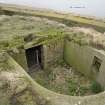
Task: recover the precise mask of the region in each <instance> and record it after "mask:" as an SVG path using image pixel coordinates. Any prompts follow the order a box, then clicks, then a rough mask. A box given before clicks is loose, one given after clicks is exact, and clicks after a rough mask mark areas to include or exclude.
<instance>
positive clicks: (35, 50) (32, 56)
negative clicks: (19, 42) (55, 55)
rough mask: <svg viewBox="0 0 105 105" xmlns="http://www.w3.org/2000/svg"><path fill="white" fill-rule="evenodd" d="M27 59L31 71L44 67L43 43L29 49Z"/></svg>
mask: <svg viewBox="0 0 105 105" xmlns="http://www.w3.org/2000/svg"><path fill="white" fill-rule="evenodd" d="M26 59H27V65H28V68H29V70H30V71H33V70H36V69H37V68H39V67H40V68H42V66H43V65H42V45H40V46H36V47H32V48H29V49H27V50H26Z"/></svg>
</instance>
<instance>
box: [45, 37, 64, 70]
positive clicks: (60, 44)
mask: <svg viewBox="0 0 105 105" xmlns="http://www.w3.org/2000/svg"><path fill="white" fill-rule="evenodd" d="M63 48H64V39H63V38H62V39H57V40H51V41H50V42H49V43H47V44H46V45H44V46H43V53H44V65H45V68H46V67H49V65H51V64H53V63H55V62H56V61H57V60H60V59H63Z"/></svg>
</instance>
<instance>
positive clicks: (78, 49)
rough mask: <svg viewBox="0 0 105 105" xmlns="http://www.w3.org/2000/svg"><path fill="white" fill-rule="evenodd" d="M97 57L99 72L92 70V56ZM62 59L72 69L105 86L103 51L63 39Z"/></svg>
mask: <svg viewBox="0 0 105 105" xmlns="http://www.w3.org/2000/svg"><path fill="white" fill-rule="evenodd" d="M95 56H96V57H97V58H99V59H100V60H101V61H102V62H101V66H100V69H99V72H96V71H94V70H93V60H94V57H95ZM64 59H65V61H66V62H67V63H68V64H70V65H71V66H72V67H73V68H74V69H76V70H78V71H80V72H81V73H83V74H85V75H86V76H88V77H89V78H92V79H95V80H97V81H99V82H100V84H101V85H102V86H104V87H105V52H104V51H101V50H97V49H94V48H91V47H89V46H86V45H81V46H80V45H79V44H76V43H74V42H71V41H68V40H66V41H65V45H64Z"/></svg>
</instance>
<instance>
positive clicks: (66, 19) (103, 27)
mask: <svg viewBox="0 0 105 105" xmlns="http://www.w3.org/2000/svg"><path fill="white" fill-rule="evenodd" d="M1 7H2V9H4V10H5V11H4V12H6V14H7V13H8V11H9V13H10V14H11V13H12V14H18V15H26V16H27V15H28V16H29V15H30V16H39V17H46V18H49V19H52V20H57V21H60V22H63V23H65V24H67V25H68V26H77V25H78V26H86V27H94V28H95V29H96V30H98V31H100V32H105V22H104V21H102V20H97V19H94V18H90V17H82V16H75V15H73V14H69V13H58V12H55V11H52V10H41V9H39V10H38V9H33V8H28V7H24V8H23V6H22V7H21V6H16V5H15V6H13V5H3V4H1Z"/></svg>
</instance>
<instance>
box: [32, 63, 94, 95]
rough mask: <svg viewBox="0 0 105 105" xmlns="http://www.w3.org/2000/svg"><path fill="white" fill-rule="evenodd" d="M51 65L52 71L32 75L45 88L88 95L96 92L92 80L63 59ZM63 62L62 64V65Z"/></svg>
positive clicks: (58, 91) (64, 92) (41, 71)
mask: <svg viewBox="0 0 105 105" xmlns="http://www.w3.org/2000/svg"><path fill="white" fill-rule="evenodd" d="M57 62H58V64H55V65H53V66H52V67H50V70H49V71H50V72H45V71H43V70H39V71H36V72H35V73H34V72H32V73H31V77H32V78H33V79H34V80H35V81H36V82H38V83H39V84H41V85H42V86H44V87H45V88H47V89H49V90H52V91H55V92H57V93H60V94H66V95H71V96H86V95H92V94H95V93H94V92H93V91H92V88H91V86H92V82H91V81H90V80H89V79H88V78H86V77H85V76H84V75H82V74H80V73H78V72H76V71H75V70H73V69H72V67H69V66H67V65H66V64H65V63H64V62H63V61H57ZM60 64H61V65H60Z"/></svg>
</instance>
